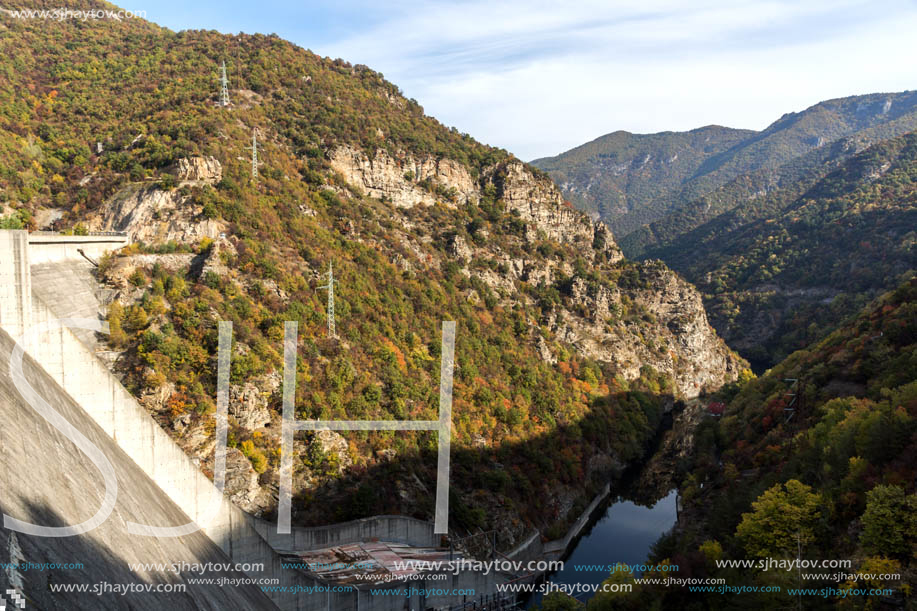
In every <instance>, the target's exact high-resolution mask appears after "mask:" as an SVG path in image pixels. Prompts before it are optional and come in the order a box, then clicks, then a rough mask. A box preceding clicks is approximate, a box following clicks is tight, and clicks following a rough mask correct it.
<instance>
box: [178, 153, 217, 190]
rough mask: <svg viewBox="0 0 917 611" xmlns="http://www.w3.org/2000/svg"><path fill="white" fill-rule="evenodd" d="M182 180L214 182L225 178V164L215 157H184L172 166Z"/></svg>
mask: <svg viewBox="0 0 917 611" xmlns="http://www.w3.org/2000/svg"><path fill="white" fill-rule="evenodd" d="M172 172H173V173H174V174H175V177H176V178H178V180H180V181H190V182H195V183H207V184H213V183H216V182H219V181H220V180H222V178H223V166H222V165H221V164H220V162H219V161H217V160H216V158H214V157H182V158H181V159H179V160H178V161H177V162H176V164H175V165H174V166H173V167H172Z"/></svg>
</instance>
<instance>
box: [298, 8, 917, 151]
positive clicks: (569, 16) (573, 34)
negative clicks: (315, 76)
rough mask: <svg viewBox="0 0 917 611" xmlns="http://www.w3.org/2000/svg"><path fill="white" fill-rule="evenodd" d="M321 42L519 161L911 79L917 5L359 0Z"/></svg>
mask: <svg viewBox="0 0 917 611" xmlns="http://www.w3.org/2000/svg"><path fill="white" fill-rule="evenodd" d="M347 8H348V10H349V11H356V12H360V14H361V17H362V19H363V20H364V23H363V27H361V28H360V29H359V30H357V31H355V32H353V33H351V34H350V35H348V36H346V37H344V38H342V39H340V40H337V41H326V42H325V43H324V44H320V45H318V48H315V50H316V51H318V52H321V53H323V54H328V55H333V56H340V57H344V58H345V59H348V60H350V61H354V62H359V63H365V64H367V65H369V66H371V67H373V68H375V69H377V70H379V71H381V72H383V73H384V74H385V75H386V77H387V78H389V79H390V80H392V81H393V82H395V83H397V84H398V85H400V86H401V87H402V89H403V90H404V91H405V93H406V95H408V96H411V97H414V98H416V99H418V100H419V101H420V102H421V103H422V104H423V105H424V107H425V108H426V109H427V111H428V112H429V113H430V114H433V115H434V116H437V117H438V118H440V119H441V120H443V121H444V122H445V123H447V124H449V125H455V126H456V127H458V128H459V129H461V130H463V131H467V132H469V133H471V134H472V135H474V136H475V137H477V138H479V139H481V140H484V141H486V142H489V143H491V144H495V145H497V146H503V147H506V148H508V149H509V150H511V151H514V152H516V153H517V154H518V155H519V156H521V157H523V158H533V157H536V156H541V155H549V154H556V153H558V152H560V151H562V150H565V149H567V148H570V147H572V146H575V145H577V144H580V143H582V142H583V141H586V140H590V139H592V138H595V137H597V136H599V135H601V134H603V133H606V132H608V131H613V130H615V129H629V130H632V131H661V130H666V129H690V128H693V127H697V126H700V125H703V124H709V123H720V124H730V125H734V126H736V127H753V128H762V127H764V126H765V125H766V124H768V123H769V122H770V121H772V120H774V119H775V118H776V117H777V116H779V115H780V114H782V113H783V112H785V111H789V110H799V109H801V108H802V107H805V106H807V105H809V104H812V103H815V102H817V101H819V100H821V99H825V98H830V97H835V96H839V95H849V94H853V93H866V92H869V91H873V90H897V89H907V88H917V69H915V68H914V67H913V65H912V64H911V63H910V62H908V61H906V59H907V58H910V57H912V55H913V50H914V47H913V42H912V36H913V35H912V33H913V32H914V31H917V6H915V4H914V3H913V2H905V1H901V0H891V1H888V2H867V1H861V0H846V1H844V0H841V1H836V0H835V1H827V0H814V1H810V2H805V3H799V2H790V1H783V0H779V1H778V0H773V1H764V2H751V1H738V2H736V1H730V0H717V1H712V0H706V1H700V2H692V3H684V2H677V1H670V0H647V1H644V2H640V3H632V2H607V1H601V2H600V1H592V2H590V1H587V2H579V3H557V2H531V1H528V0H509V1H504V2H497V1H486V0H470V1H456V2H441V3H436V4H430V3H428V2H420V1H402V2H394V3H387V4H382V3H380V4H369V3H366V4H359V3H357V4H350V5H348V7H347Z"/></svg>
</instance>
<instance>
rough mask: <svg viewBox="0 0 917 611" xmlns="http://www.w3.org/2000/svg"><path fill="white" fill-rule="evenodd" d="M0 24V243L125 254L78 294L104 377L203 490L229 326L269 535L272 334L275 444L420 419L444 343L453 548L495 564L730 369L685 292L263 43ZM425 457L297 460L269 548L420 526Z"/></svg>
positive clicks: (242, 441)
mask: <svg viewBox="0 0 917 611" xmlns="http://www.w3.org/2000/svg"><path fill="white" fill-rule="evenodd" d="M44 4H46V5H47V6H46V7H45V8H54V6H53V3H44ZM73 4H74V6H76V5H78V4H81V6H86V7H95V6H102V5H101V4H100V3H89V2H84V3H73ZM36 5H38V7H40V6H41V5H42V3H30V4H29V7H31V8H36ZM104 6H109V5H104ZM9 8H14V7H9ZM0 20H2V21H0V52H2V54H3V57H4V61H3V62H2V64H0V74H2V78H0V123H2V129H0V166H2V173H0V198H2V204H3V207H4V216H3V218H4V221H3V222H4V223H5V225H7V226H10V227H15V226H24V227H26V228H29V229H38V228H52V227H53V228H58V229H63V230H66V231H75V232H78V233H79V232H84V231H88V230H116V231H126V232H127V233H128V234H129V236H130V237H131V239H132V240H134V244H133V245H132V246H131V247H130V248H129V249H127V250H126V251H124V252H121V253H119V254H118V255H117V256H115V257H112V258H110V259H108V260H104V261H101V262H100V266H99V270H98V273H99V278H100V279H101V280H103V281H105V282H107V283H108V285H109V287H111V288H113V289H114V290H115V291H116V292H117V298H116V300H115V301H114V303H112V305H111V307H110V309H109V313H108V321H109V323H110V325H111V337H110V338H109V340H108V341H109V346H110V347H111V348H112V349H114V350H115V351H116V352H117V353H118V358H117V359H116V360H115V361H114V363H113V365H112V366H113V367H114V369H115V370H116V371H117V373H118V374H119V375H120V376H121V377H122V379H123V381H124V382H125V384H126V385H127V386H128V387H129V389H130V390H131V391H132V392H133V393H134V394H135V395H136V396H137V397H138V398H139V399H140V400H141V402H142V403H143V404H144V405H145V406H146V407H147V408H148V409H149V411H150V413H151V415H153V417H155V418H156V419H157V420H158V421H159V423H160V424H161V425H162V426H163V428H164V429H165V430H167V431H168V432H169V433H170V434H171V435H172V436H173V438H174V439H175V440H176V441H177V442H178V443H180V444H181V445H182V446H183V447H184V448H185V449H186V451H187V452H188V453H189V454H191V455H192V456H194V457H196V458H199V459H200V460H201V464H202V466H203V468H204V469H205V470H206V469H209V468H211V464H212V463H211V460H212V448H213V445H212V431H213V421H214V419H213V413H214V397H215V371H214V368H215V360H214V355H215V352H216V341H217V336H216V323H217V321H218V320H230V321H232V322H233V324H234V333H235V345H234V348H233V365H232V379H231V382H232V391H231V405H230V413H231V416H232V422H231V431H230V445H231V446H232V449H231V452H230V456H229V463H230V481H229V483H228V485H227V491H228V493H229V494H230V495H231V496H232V498H233V500H234V501H235V502H236V503H237V504H239V505H240V506H241V507H243V508H244V509H246V510H248V511H251V512H253V513H257V514H259V515H266V516H270V515H271V513H272V511H273V510H274V503H275V500H274V499H275V496H276V488H277V468H278V461H279V455H278V448H279V428H280V427H279V416H278V413H279V412H278V410H279V407H280V394H281V393H280V390H279V379H280V375H279V370H280V368H281V341H282V336H283V324H284V321H288V320H295V321H297V322H298V323H299V332H300V352H299V357H300V361H299V370H298V372H297V389H298V390H297V397H296V408H297V412H298V417H300V418H323V419H382V420H389V419H435V418H436V413H437V412H436V410H437V399H438V383H439V354H440V353H439V350H440V344H439V341H440V336H439V330H440V322H441V321H442V320H454V321H456V323H457V328H458V333H457V336H458V339H457V345H456V381H455V398H454V411H453V418H454V433H453V460H454V465H453V472H454V478H453V491H454V492H455V499H454V501H453V503H452V505H451V507H452V511H453V515H452V525H453V527H454V528H455V529H456V530H455V532H458V533H461V532H476V531H477V530H478V529H480V528H494V527H497V528H498V529H499V543H500V545H501V546H502V547H508V546H510V545H513V544H515V543H518V541H519V540H520V537H523V536H527V535H528V534H529V533H530V532H531V529H532V528H533V527H534V528H539V529H541V530H542V532H544V533H546V534H547V536H549V537H553V536H557V535H559V534H560V533H562V532H563V529H564V527H565V526H566V525H568V523H569V522H570V520H571V519H573V518H574V517H575V516H577V515H578V513H579V512H580V511H581V510H582V508H583V507H584V506H585V504H586V503H587V502H588V499H589V497H590V495H591V494H592V493H594V492H595V491H596V490H597V489H599V488H600V487H601V486H602V485H604V483H605V482H607V481H608V478H609V477H612V476H614V475H615V474H618V473H620V472H621V470H622V469H623V467H624V466H625V465H627V464H628V463H630V462H632V461H634V460H636V459H638V458H640V457H641V456H642V455H643V452H644V451H645V447H646V444H647V442H648V441H649V440H650V439H651V438H652V436H653V435H654V433H655V429H656V427H657V426H658V423H659V422H660V420H661V417H662V414H663V412H664V411H665V410H667V409H668V408H670V407H671V405H672V402H673V400H674V399H675V398H681V397H689V396H696V395H698V394H699V393H702V392H707V391H712V390H715V389H716V388H718V387H719V386H721V385H722V384H723V383H724V382H728V381H730V380H734V379H736V377H737V376H738V375H739V373H740V372H741V370H742V369H743V367H744V366H745V364H744V363H743V362H742V361H741V359H738V358H737V357H736V356H735V355H734V353H732V352H731V351H730V350H729V349H728V348H727V347H726V346H725V344H724V343H723V342H722V340H720V339H719V338H717V337H716V335H715V333H714V332H713V331H712V329H711V328H710V327H709V325H708V324H707V321H706V315H705V313H704V310H703V307H702V305H701V303H700V298H699V295H698V294H697V292H696V291H695V290H694V289H693V287H691V286H690V285H688V284H687V283H685V282H684V281H683V280H681V279H680V278H679V277H677V276H676V275H675V274H674V273H672V272H671V271H670V270H668V269H666V268H665V266H663V265H660V264H657V263H645V264H635V263H631V262H627V261H624V260H622V258H621V255H620V251H619V249H618V248H617V246H616V244H615V243H614V240H613V239H612V237H611V234H610V232H609V231H608V230H607V228H606V227H605V226H604V225H603V224H601V223H593V222H592V221H590V220H589V219H588V218H587V217H586V216H585V215H584V214H582V213H579V212H577V211H575V210H573V209H572V208H570V207H569V206H568V205H566V204H565V202H564V201H563V198H562V196H561V195H560V193H559V192H558V191H557V189H556V187H555V186H554V185H553V184H552V183H551V181H550V180H548V179H547V178H546V177H545V176H544V175H542V174H541V173H539V172H537V171H535V170H534V169H533V168H530V167H529V166H526V165H525V164H523V163H521V162H520V161H518V160H517V159H515V158H514V157H512V155H510V154H509V153H507V152H505V151H502V150H498V149H494V148H491V147H488V146H485V145H482V144H480V143H478V142H476V141H474V140H473V139H472V138H471V137H469V136H467V135H464V134H461V133H459V132H458V131H456V130H454V129H447V128H445V127H444V126H442V125H441V124H440V123H438V122H437V121H436V120H435V119H433V118H431V117H428V116H426V115H425V114H424V112H423V109H422V108H421V107H420V106H419V105H418V104H417V102H415V101H413V100H408V99H405V98H404V97H403V96H402V95H401V94H400V92H399V91H398V89H397V87H395V86H394V85H392V84H391V83H388V82H387V81H385V80H384V79H383V77H382V75H380V74H378V73H376V72H374V71H372V70H371V69H369V68H367V67H365V66H354V65H351V64H349V63H347V62H345V61H343V60H331V59H328V58H321V57H318V56H316V55H315V54H313V53H311V52H309V51H306V50H304V49H301V48H299V47H297V46H295V45H293V44H290V43H288V42H286V41H283V40H281V39H280V38H278V37H276V36H263V35H252V36H250V35H238V36H227V35H222V34H218V33H216V32H212V31H211V32H208V31H192V32H179V33H173V32H171V31H169V30H166V29H163V28H159V27H157V26H155V25H153V24H150V23H147V22H144V21H142V20H136V19H125V20H123V21H120V22H118V21H112V20H88V21H80V20H65V21H60V22H58V21H42V20H15V19H11V18H8V17H7V16H6V15H4V16H2V17H0ZM223 61H225V62H226V65H227V72H228V76H229V79H230V92H229V93H230V98H231V101H232V104H231V106H229V107H221V106H219V105H218V104H217V100H218V92H219V81H218V78H219V70H220V65H221V62H223ZM253 132H255V133H256V135H257V139H258V155H259V159H260V164H261V165H260V166H259V168H258V173H259V175H258V177H257V178H255V177H253V176H252V172H251V163H252V162H251V155H252V152H251V150H250V148H248V147H250V146H251V145H252V139H253ZM330 265H333V266H334V274H335V278H336V280H337V285H336V287H335V293H336V295H335V296H336V322H337V335H338V337H337V338H332V337H329V333H328V330H327V327H328V318H327V314H326V296H327V293H326V291H325V290H324V289H322V288H321V287H322V286H324V285H325V283H326V278H325V276H324V274H325V272H327V271H328V269H329V266H330ZM435 448H436V439H435V437H434V436H433V435H432V434H418V433H365V432H363V433H352V434H347V435H346V436H345V435H339V434H337V433H320V434H316V435H310V436H306V437H304V438H302V439H299V440H297V443H296V451H297V457H296V460H295V463H294V465H295V473H294V486H295V488H296V491H295V492H296V496H295V504H294V521H295V522H297V523H299V524H310V523H321V522H328V521H334V520H344V519H349V518H355V517H361V516H364V515H370V514H374V513H393V512H396V513H406V514H410V515H416V516H419V517H422V518H428V519H429V518H430V517H431V516H432V498H433V496H432V495H431V494H430V491H431V490H432V489H433V486H434V481H435V471H434V468H433V465H435V464H436V461H435V459H434V457H435ZM533 464H534V465H537V468H536V469H533V468H532V465H533ZM533 498H539V499H540V502H539V503H532V499H533Z"/></svg>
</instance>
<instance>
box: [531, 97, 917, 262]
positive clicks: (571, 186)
mask: <svg viewBox="0 0 917 611" xmlns="http://www.w3.org/2000/svg"><path fill="white" fill-rule="evenodd" d="M915 128H917V92H913V91H905V92H901V93H888V94H884V93H883V94H869V95H861V96H852V97H848V98H839V99H835V100H828V101H825V102H820V103H819V104H816V105H814V106H812V107H810V108H808V109H806V110H804V111H802V112H798V113H788V114H786V115H784V116H783V117H781V118H780V119H779V120H777V121H776V122H774V123H773V124H771V125H770V126H769V127H768V128H767V129H765V130H763V131H761V132H757V133H755V132H751V133H749V132H745V133H748V134H749V135H748V136H747V137H745V138H743V139H742V140H741V141H739V142H737V143H735V144H733V145H732V146H729V147H727V148H723V149H722V150H720V151H718V152H716V153H715V154H711V155H709V156H707V157H705V158H704V159H703V161H702V163H701V164H700V165H699V166H698V167H697V169H696V170H695V171H694V172H693V173H692V174H690V175H689V176H686V177H685V178H684V179H682V180H681V181H680V184H678V185H677V186H676V187H675V188H672V187H669V186H668V185H669V184H671V183H672V182H673V178H672V176H671V175H670V172H669V171H668V169H667V168H665V167H664V166H649V165H648V166H647V168H646V169H648V170H653V169H657V172H656V173H648V172H646V170H645V169H644V168H643V167H640V166H639V164H637V166H631V167H632V168H633V169H634V170H638V171H640V172H641V180H642V181H645V182H647V183H652V184H656V183H662V184H665V185H666V189H665V190H659V191H653V190H642V191H636V190H635V191H634V192H633V194H632V199H631V200H627V199H626V198H625V200H624V201H623V202H622V201H621V199H620V198H619V197H617V196H616V195H613V196H612V197H605V196H604V195H602V196H601V197H597V198H596V199H595V201H594V202H587V203H583V202H582V200H581V199H576V195H577V194H578V193H582V192H583V191H584V190H585V189H586V188H587V187H588V186H589V185H590V184H595V185H597V184H602V183H603V181H607V180H609V179H608V178H606V174H608V168H607V167H604V166H602V164H600V163H599V159H600V158H601V157H600V156H608V157H613V156H616V155H620V154H621V153H620V152H619V151H620V150H621V148H622V146H621V142H622V140H621V139H620V138H611V137H610V136H609V137H606V138H608V139H607V140H604V139H599V140H597V141H596V143H599V142H603V143H604V146H597V147H596V148H595V149H592V150H590V151H589V155H582V154H579V155H570V156H569V157H567V155H568V154H567V153H565V154H563V155H560V156H558V157H554V158H546V159H541V160H538V161H537V162H536V165H538V166H539V167H542V168H544V169H546V170H548V171H549V173H551V174H552V176H554V177H555V178H557V180H558V183H560V184H561V185H562V187H563V189H564V192H565V194H567V195H568V197H571V201H574V203H577V204H582V205H583V206H584V209H586V210H589V211H593V210H600V211H602V212H603V213H604V214H603V215H602V218H603V219H604V220H606V221H607V222H608V223H609V224H610V225H611V227H612V229H613V230H614V232H615V235H616V236H617V237H618V238H619V239H622V241H623V242H624V243H625V244H627V248H626V249H625V252H626V253H627V254H628V255H629V256H633V255H636V254H639V253H640V251H641V249H642V248H643V247H645V246H646V245H647V244H650V243H652V242H653V241H655V240H670V239H673V238H674V237H676V236H677V235H679V234H680V233H682V232H684V231H688V230H690V229H692V228H693V227H695V226H696V224H691V223H689V224H688V225H687V226H686V227H682V226H681V225H679V223H678V222H677V221H679V220H684V219H683V218H682V217H677V219H676V220H673V222H667V223H665V224H664V225H663V226H662V227H658V228H655V229H654V230H653V231H651V232H650V235H649V236H643V237H641V238H639V239H637V240H635V243H632V242H631V241H627V240H624V238H625V237H626V236H628V234H630V233H631V232H634V231H635V230H637V229H638V228H639V227H640V226H641V225H643V224H646V223H652V222H653V221H655V220H657V219H660V218H662V217H663V216H665V215H666V214H667V213H669V212H672V211H675V210H678V209H680V208H682V207H683V206H685V205H689V204H690V202H692V201H694V200H698V199H699V198H702V197H704V196H706V195H708V194H711V193H713V192H714V191H715V190H717V189H718V188H719V187H722V186H724V185H727V184H729V183H730V182H732V181H735V184H734V185H733V186H732V187H731V188H730V190H729V191H730V192H727V194H726V195H724V196H719V197H712V198H711V200H712V201H711V200H708V201H703V202H700V203H699V207H700V208H701V209H702V210H703V212H704V213H705V214H706V213H708V212H710V207H709V204H711V203H713V212H714V213H716V212H722V211H724V210H727V209H730V208H731V207H733V206H735V205H737V204H739V203H742V201H743V200H744V199H745V198H748V197H753V196H755V194H758V193H760V192H761V191H762V190H767V189H770V188H773V187H775V186H778V185H781V184H785V182H786V180H787V179H789V180H792V179H794V178H796V177H797V176H798V174H797V173H796V172H794V170H793V168H792V162H793V160H794V159H796V158H798V157H800V156H802V155H805V154H806V153H808V152H810V151H813V150H816V149H819V148H821V147H824V146H826V145H830V144H832V143H834V142H836V141H837V140H840V139H842V138H846V139H852V142H853V150H859V149H860V148H862V146H864V145H865V144H869V143H872V142H876V141H878V140H880V139H883V138H887V137H892V136H896V135H900V134H902V133H905V132H907V131H911V130H913V129H915ZM704 129H708V128H704ZM717 129H725V128H717ZM695 131H697V130H695ZM694 133H695V132H687V133H686V134H684V135H687V134H694ZM727 133H731V134H733V135H738V134H740V133H742V132H740V131H739V130H730V131H729V132H727ZM861 134H862V139H863V140H864V142H860V139H861ZM684 135H679V134H672V135H669V134H665V136H666V138H660V136H662V134H658V135H652V136H646V138H649V140H648V141H650V142H661V143H667V142H668V141H669V140H671V139H672V138H675V137H678V136H682V137H683V136H684ZM611 136H613V134H612V135H611ZM580 148H582V147H580ZM574 151H577V149H574ZM571 152H572V151H571ZM664 152H665V147H664V146H663V147H662V148H660V150H659V151H656V152H655V154H656V155H661V154H664ZM647 153H648V154H651V155H652V154H653V153H652V152H650V151H647ZM787 164H791V165H790V166H789V167H787V168H784V169H782V170H781V167H782V166H786V165H787ZM622 171H623V170H622ZM782 174H785V175H786V176H783V175H782ZM694 216H697V214H696V213H695V215H694ZM708 218H709V217H708Z"/></svg>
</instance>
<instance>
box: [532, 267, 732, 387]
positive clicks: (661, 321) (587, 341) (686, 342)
mask: <svg viewBox="0 0 917 611" xmlns="http://www.w3.org/2000/svg"><path fill="white" fill-rule="evenodd" d="M641 271H642V273H643V277H644V285H643V286H642V287H639V288H632V289H629V290H628V289H625V290H621V289H619V288H617V287H615V288H611V289H609V288H607V287H604V286H601V285H598V286H590V285H589V284H588V283H587V282H586V281H585V280H583V279H582V278H576V279H575V280H574V281H573V283H572V288H571V293H572V301H573V303H574V304H575V306H577V307H578V308H579V309H581V310H582V311H585V312H588V313H589V315H587V316H577V315H571V313H570V311H569V310H564V309H559V310H558V312H555V313H554V314H552V315H551V316H550V317H549V320H548V327H549V328H550V330H551V331H552V332H553V333H554V334H555V335H556V337H558V338H560V339H562V340H563V341H566V342H569V343H571V344H573V345H574V346H576V348H577V349H578V350H579V351H580V352H581V353H583V354H585V355H587V356H589V357H590V358H594V359H596V360H599V361H605V362H613V363H616V364H617V365H618V367H619V368H620V370H621V372H622V374H623V375H624V377H625V378H626V379H634V378H636V377H638V376H639V375H640V368H641V367H643V366H644V365H649V366H651V367H652V368H653V369H655V370H657V371H662V372H666V373H669V374H670V375H671V376H672V377H673V378H674V381H675V386H676V390H677V394H678V395H679V396H680V397H683V398H694V397H697V396H698V395H699V394H700V393H702V392H705V391H712V390H715V389H716V388H718V387H720V386H722V385H723V384H724V383H726V382H728V381H732V380H735V379H736V378H737V376H738V375H739V373H740V372H741V370H742V369H743V368H744V367H745V366H746V365H745V363H744V362H743V361H742V359H740V358H738V357H736V355H735V354H734V353H733V352H732V351H731V350H730V349H729V348H728V347H727V346H726V344H725V343H723V341H722V340H721V339H719V338H718V337H717V336H716V333H715V332H714V331H713V329H712V328H711V327H710V325H709V323H708V322H707V314H706V312H705V311H704V306H703V303H702V301H701V296H700V294H699V293H698V292H697V290H696V289H695V288H694V287H693V286H691V285H690V284H688V283H687V282H685V281H684V280H682V279H681V278H680V277H678V275H677V274H676V273H675V272H673V271H671V270H669V269H668V268H666V267H665V266H664V265H661V264H659V263H650V264H644V265H643V266H641ZM626 310H630V311H631V312H632V313H634V314H637V315H638V316H639V317H640V318H639V320H640V324H636V323H635V322H634V321H633V320H628V319H627V318H626V317H624V316H622V314H625V311H626ZM558 314H562V315H558ZM647 327H649V330H651V331H652V333H648V332H647Z"/></svg>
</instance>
